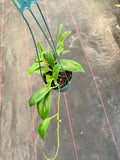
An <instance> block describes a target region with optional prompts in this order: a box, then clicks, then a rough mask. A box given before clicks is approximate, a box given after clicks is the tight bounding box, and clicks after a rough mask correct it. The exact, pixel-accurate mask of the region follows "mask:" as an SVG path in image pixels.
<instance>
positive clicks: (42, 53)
mask: <svg viewBox="0 0 120 160" xmlns="http://www.w3.org/2000/svg"><path fill="white" fill-rule="evenodd" d="M51 50H52V49H47V50H44V51H42V52H41V53H39V58H40V61H43V60H45V59H44V56H43V55H44V53H46V52H50V51H51ZM35 62H38V56H37V57H36V58H35Z"/></svg>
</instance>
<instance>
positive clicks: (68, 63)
mask: <svg viewBox="0 0 120 160" xmlns="http://www.w3.org/2000/svg"><path fill="white" fill-rule="evenodd" d="M60 62H61V65H62V66H63V68H64V70H66V71H71V72H85V71H84V69H83V68H82V66H81V65H80V64H79V63H77V62H76V61H73V60H69V59H61V60H60Z"/></svg>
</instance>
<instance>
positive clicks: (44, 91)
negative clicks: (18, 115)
mask: <svg viewBox="0 0 120 160" xmlns="http://www.w3.org/2000/svg"><path fill="white" fill-rule="evenodd" d="M51 89H52V88H51V87H50V86H49V85H46V86H45V87H44V88H42V89H41V90H39V91H37V92H35V93H34V94H33V95H32V96H31V98H30V100H29V105H30V106H34V105H35V104H37V103H38V102H39V101H41V100H42V99H43V98H44V97H45V96H46V95H47V93H48V92H49V91H50V90H51Z"/></svg>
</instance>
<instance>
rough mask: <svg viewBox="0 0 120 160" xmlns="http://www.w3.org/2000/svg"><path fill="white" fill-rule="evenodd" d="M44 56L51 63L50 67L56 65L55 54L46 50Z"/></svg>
mask: <svg viewBox="0 0 120 160" xmlns="http://www.w3.org/2000/svg"><path fill="white" fill-rule="evenodd" d="M44 58H45V60H46V61H47V62H48V64H49V65H50V67H54V63H55V61H54V57H53V54H52V53H51V52H46V53H45V54H44Z"/></svg>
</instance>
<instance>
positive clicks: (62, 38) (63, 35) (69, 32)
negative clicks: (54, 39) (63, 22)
mask: <svg viewBox="0 0 120 160" xmlns="http://www.w3.org/2000/svg"><path fill="white" fill-rule="evenodd" d="M71 32H72V31H67V32H64V33H63V34H62V36H61V37H60V43H61V42H64V40H65V39H66V38H67V36H69V35H70V34H71Z"/></svg>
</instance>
